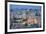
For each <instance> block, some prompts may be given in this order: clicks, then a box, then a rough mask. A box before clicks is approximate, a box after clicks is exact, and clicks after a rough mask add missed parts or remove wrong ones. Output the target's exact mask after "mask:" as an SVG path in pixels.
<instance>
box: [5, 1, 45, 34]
mask: <svg viewBox="0 0 46 34" xmlns="http://www.w3.org/2000/svg"><path fill="white" fill-rule="evenodd" d="M7 2H19V3H33V4H43V30H34V31H19V32H7V17H8V16H7ZM42 31H45V3H44V2H28V1H5V34H7V33H26V32H42Z"/></svg>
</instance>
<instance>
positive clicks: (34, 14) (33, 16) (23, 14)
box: [10, 5, 41, 29]
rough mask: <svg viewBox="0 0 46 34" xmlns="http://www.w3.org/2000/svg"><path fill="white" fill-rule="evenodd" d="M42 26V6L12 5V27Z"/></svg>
mask: <svg viewBox="0 0 46 34" xmlns="http://www.w3.org/2000/svg"><path fill="white" fill-rule="evenodd" d="M24 28H41V6H29V5H10V29H24Z"/></svg>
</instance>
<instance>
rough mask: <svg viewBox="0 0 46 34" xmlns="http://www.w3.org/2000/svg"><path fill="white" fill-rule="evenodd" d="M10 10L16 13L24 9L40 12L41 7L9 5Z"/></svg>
mask: <svg viewBox="0 0 46 34" xmlns="http://www.w3.org/2000/svg"><path fill="white" fill-rule="evenodd" d="M10 9H12V10H13V11H18V10H20V9H21V10H24V9H32V10H34V9H37V10H38V11H41V6H32V5H14V4H10Z"/></svg>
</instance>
